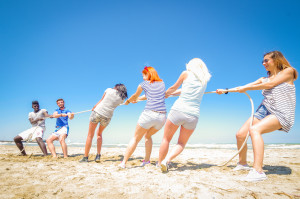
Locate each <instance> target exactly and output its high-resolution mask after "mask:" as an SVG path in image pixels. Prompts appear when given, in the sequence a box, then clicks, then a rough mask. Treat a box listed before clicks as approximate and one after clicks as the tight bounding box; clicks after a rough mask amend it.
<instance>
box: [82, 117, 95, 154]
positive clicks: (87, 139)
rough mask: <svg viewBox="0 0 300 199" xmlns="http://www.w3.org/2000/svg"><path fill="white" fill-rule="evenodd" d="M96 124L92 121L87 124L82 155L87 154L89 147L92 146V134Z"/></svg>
mask: <svg viewBox="0 0 300 199" xmlns="http://www.w3.org/2000/svg"><path fill="white" fill-rule="evenodd" d="M97 125H98V124H95V123H93V122H90V124H89V131H88V136H87V138H86V142H85V150H84V157H88V156H89V153H90V149H91V147H92V141H93V137H94V134H95V129H96V127H97Z"/></svg>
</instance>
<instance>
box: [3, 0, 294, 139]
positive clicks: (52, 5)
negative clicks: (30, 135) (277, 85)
mask: <svg viewBox="0 0 300 199" xmlns="http://www.w3.org/2000/svg"><path fill="white" fill-rule="evenodd" d="M299 6H300V3H299V1H289V0H288V1H277V0H275V1H274V0H273V1H215V0H210V1H208V0H207V1H197V0H187V1H179V0H172V1H132V0H129V1H100V0H99V1H77V0H72V1H36V0H31V1H11V0H2V1H0V66H1V73H0V89H1V98H0V110H1V111H0V118H1V120H0V140H12V139H13V137H14V136H15V135H17V134H18V133H20V132H21V131H23V130H25V129H27V128H29V127H30V124H29V122H28V119H27V116H28V113H29V112H30V111H32V109H31V101H32V100H39V102H40V106H41V108H46V109H47V110H48V111H49V113H51V114H52V113H53V112H54V110H55V109H56V108H57V105H56V99H58V98H64V99H65V102H66V107H67V108H69V109H70V110H72V111H74V112H78V111H82V110H87V109H91V108H92V107H93V106H94V104H95V103H97V102H98V100H99V99H100V98H101V96H102V94H103V92H104V91H105V89H106V88H108V87H113V86H114V85H115V84H116V83H123V84H125V85H126V87H127V89H128V93H129V95H131V94H133V93H134V92H135V90H136V88H137V86H138V84H139V83H140V82H141V81H142V75H141V71H142V69H143V67H144V66H145V65H151V66H153V67H154V68H156V70H157V71H158V73H159V75H160V77H161V78H162V79H163V80H164V81H165V83H166V86H167V87H169V86H171V85H172V84H173V83H174V82H175V81H176V80H177V78H178V76H179V75H180V73H181V72H182V71H183V70H185V63H187V62H188V61H189V60H190V59H192V58H194V57H199V58H201V59H203V61H204V62H205V63H206V64H207V67H208V68H209V70H210V72H211V74H212V79H211V81H210V82H209V84H208V87H207V91H211V90H216V89H217V88H231V87H235V86H239V85H244V84H246V83H249V82H252V81H254V80H256V79H258V78H260V77H262V76H266V71H265V69H264V67H263V66H262V64H261V61H262V56H263V54H264V53H265V52H269V51H272V50H279V51H282V52H283V54H284V55H285V56H286V58H287V59H288V60H289V61H290V63H291V65H292V66H294V67H295V68H297V69H298V68H299V66H300V56H299V54H300V38H299V35H300V28H299V27H300V14H299V12H298V8H299ZM298 71H299V69H298ZM295 84H296V87H297V88H298V85H299V80H297V81H296V82H295ZM249 94H250V95H251V97H252V98H253V100H254V104H255V108H257V106H258V105H259V104H260V103H261V100H262V99H263V98H262V95H261V92H260V91H251V92H249ZM297 96H299V92H298V90H297ZM174 100H175V98H172V99H171V98H170V99H167V100H166V105H167V108H168V110H169V109H170V108H171V106H172V104H173V103H174ZM144 106H145V103H144V102H141V103H139V104H134V105H133V104H130V105H129V106H120V107H118V108H117V109H116V111H115V113H114V117H113V118H112V121H111V123H110V125H109V126H108V127H107V129H106V130H105V132H104V134H103V136H104V143H106V144H109V143H128V142H129V140H130V138H131V137H132V136H133V133H134V129H135V126H136V122H137V119H138V117H139V115H140V113H141V112H142V110H143V107H144ZM250 113H251V109H250V102H249V100H248V98H247V96H246V95H244V94H237V93H233V94H230V95H222V96H218V95H216V94H207V95H205V96H204V98H203V101H202V104H201V115H200V118H199V123H198V126H197V128H196V130H195V132H194V134H193V136H192V137H191V139H190V141H189V143H190V144H199V143H235V132H236V131H237V130H238V129H239V127H240V126H241V125H242V124H243V123H244V121H245V120H246V119H247V118H248V117H249V116H250ZM89 115H90V113H83V114H80V115H76V117H75V119H74V120H72V121H70V136H69V139H70V140H71V142H85V139H86V135H87V129H88V123H89ZM299 121H300V118H299V106H298V105H297V108H296V119H295V125H294V127H293V129H292V130H291V131H290V132H289V133H288V134H286V133H283V132H280V131H276V132H274V133H271V134H269V135H265V136H264V139H265V142H266V143H300V134H299V133H300V132H299V131H300V124H299ZM54 125H55V120H54V119H53V120H50V119H49V120H47V121H46V127H47V131H46V134H45V137H44V138H47V137H49V135H50V133H51V132H52V131H53V130H54ZM162 135H163V131H159V132H158V133H157V134H156V135H154V137H153V139H154V142H155V143H160V141H161V139H162ZM176 140H177V135H175V137H174V139H173V142H176Z"/></svg>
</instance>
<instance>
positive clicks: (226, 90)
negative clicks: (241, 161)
mask: <svg viewBox="0 0 300 199" xmlns="http://www.w3.org/2000/svg"><path fill="white" fill-rule="evenodd" d="M180 90H181V89H178V90H176V91H175V92H174V93H176V94H175V95H170V96H169V97H177V96H179V95H180V92H181V91H180ZM233 92H240V91H239V89H237V88H232V89H219V90H217V91H211V92H205V93H204V94H211V93H216V94H223V93H224V94H228V93H233ZM242 93H244V94H245V95H247V97H248V98H249V100H250V104H251V120H250V128H251V127H252V124H253V115H254V105H253V101H252V99H251V97H250V95H249V94H248V93H247V92H242ZM140 99H143V100H137V101H136V102H139V101H144V100H145V96H141V97H140ZM120 105H125V103H123V104H120ZM250 128H249V129H250ZM249 135H250V132H249V131H248V133H247V136H246V138H245V141H244V143H243V144H242V146H241V148H240V149H239V150H238V151H237V152H236V153H235V154H234V155H233V156H232V157H231V158H230V159H229V160H228V161H226V162H224V163H222V164H219V165H218V166H220V167H222V166H225V165H227V164H228V163H229V162H230V161H231V160H232V159H233V158H235V157H236V156H237V155H238V154H239V153H240V152H241V151H242V150H243V148H244V147H245V145H246V143H247V140H248V138H249Z"/></svg>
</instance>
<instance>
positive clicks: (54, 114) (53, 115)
mask: <svg viewBox="0 0 300 199" xmlns="http://www.w3.org/2000/svg"><path fill="white" fill-rule="evenodd" d="M63 115H64V114H58V113H57V111H55V112H54V113H53V114H52V117H53V118H59V117H62V116H63Z"/></svg>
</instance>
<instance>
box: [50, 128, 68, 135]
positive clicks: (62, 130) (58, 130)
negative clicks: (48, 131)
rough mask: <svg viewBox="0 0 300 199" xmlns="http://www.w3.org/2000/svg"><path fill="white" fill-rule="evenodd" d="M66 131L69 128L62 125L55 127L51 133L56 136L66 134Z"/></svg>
mask: <svg viewBox="0 0 300 199" xmlns="http://www.w3.org/2000/svg"><path fill="white" fill-rule="evenodd" d="M68 131H69V129H68V128H67V127H65V126H63V127H58V128H56V130H55V131H54V132H53V133H52V135H54V136H56V137H59V136H61V135H64V134H66V135H67V136H68Z"/></svg>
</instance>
